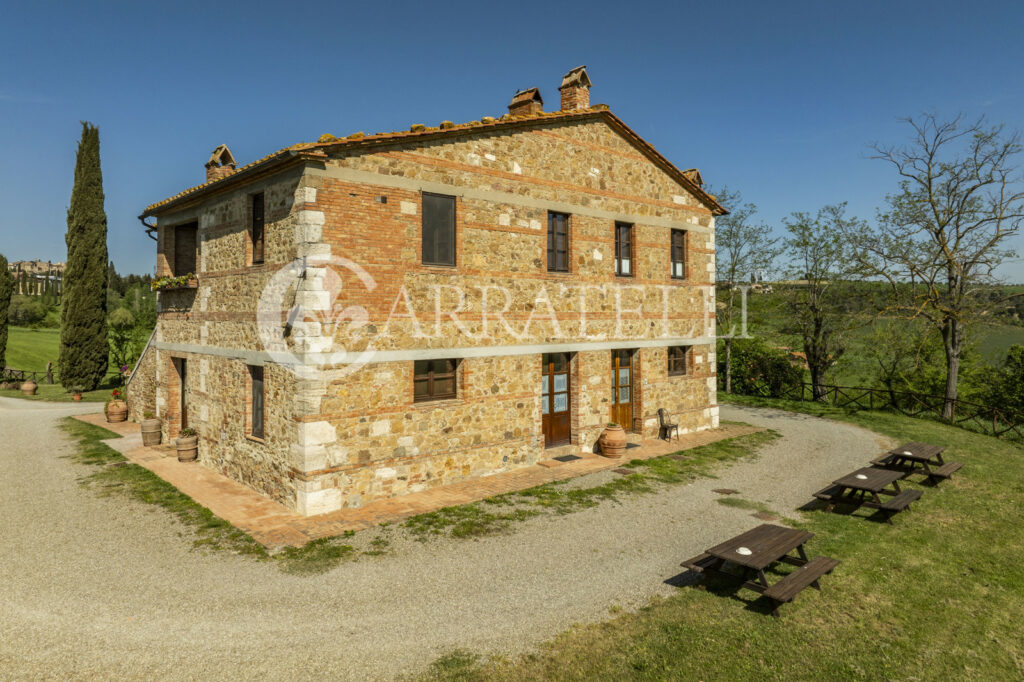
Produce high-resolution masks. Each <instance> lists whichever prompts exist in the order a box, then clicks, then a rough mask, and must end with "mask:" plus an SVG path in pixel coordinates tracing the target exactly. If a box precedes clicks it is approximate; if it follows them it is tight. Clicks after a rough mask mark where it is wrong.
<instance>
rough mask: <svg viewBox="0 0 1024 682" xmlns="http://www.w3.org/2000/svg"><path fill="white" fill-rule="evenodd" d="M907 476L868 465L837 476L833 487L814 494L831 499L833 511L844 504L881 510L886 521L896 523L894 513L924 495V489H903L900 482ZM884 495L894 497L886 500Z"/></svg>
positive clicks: (823, 498) (829, 506)
mask: <svg viewBox="0 0 1024 682" xmlns="http://www.w3.org/2000/svg"><path fill="white" fill-rule="evenodd" d="M905 475H906V473H905V472H903V471H898V470H893V469H880V468H878V467H865V468H863V469H858V470H857V471H853V472H851V473H849V474H847V475H846V476H843V477H842V478H837V479H836V480H835V481H833V482H832V484H831V485H830V486H828V487H826V488H823V489H822V490H819V491H818V492H816V493H814V497H816V498H817V499H819V500H822V501H825V502H828V503H829V505H828V507H827V509H829V510H831V509H832V508H834V507H835V506H836V505H837V504H841V503H848V504H854V505H857V506H859V507H869V508H872V509H878V510H880V511H881V512H883V513H884V514H885V520H886V521H887V522H888V523H892V516H893V514H895V513H897V512H901V511H903V510H904V509H907V508H908V507H909V506H910V503H911V502H914V501H916V500H917V499H919V498H920V497H921V491H920V490H901V489H900V484H899V481H900V479H902V478H903V477H904V476H905ZM890 486H891V487H890ZM882 495H885V496H886V497H889V498H891V499H888V500H885V501H883V500H882V497H881V496H882Z"/></svg>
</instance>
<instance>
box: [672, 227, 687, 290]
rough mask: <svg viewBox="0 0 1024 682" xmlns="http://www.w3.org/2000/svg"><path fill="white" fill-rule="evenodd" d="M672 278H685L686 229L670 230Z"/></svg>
mask: <svg viewBox="0 0 1024 682" xmlns="http://www.w3.org/2000/svg"><path fill="white" fill-rule="evenodd" d="M672 279H686V230H672Z"/></svg>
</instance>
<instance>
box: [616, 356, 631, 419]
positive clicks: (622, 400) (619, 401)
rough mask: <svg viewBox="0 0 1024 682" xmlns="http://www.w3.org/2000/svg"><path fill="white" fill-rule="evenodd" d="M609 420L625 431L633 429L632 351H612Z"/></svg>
mask: <svg viewBox="0 0 1024 682" xmlns="http://www.w3.org/2000/svg"><path fill="white" fill-rule="evenodd" d="M611 420H612V421H613V422H615V423H616V424H618V425H619V426H621V427H622V428H624V429H625V430H627V431H632V430H633V351H631V350H613V351H612V414H611Z"/></svg>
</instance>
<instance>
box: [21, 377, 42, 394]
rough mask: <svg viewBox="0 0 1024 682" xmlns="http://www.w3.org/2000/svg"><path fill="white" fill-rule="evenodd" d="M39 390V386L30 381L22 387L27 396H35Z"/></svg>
mask: <svg viewBox="0 0 1024 682" xmlns="http://www.w3.org/2000/svg"><path fill="white" fill-rule="evenodd" d="M37 388H39V385H38V384H37V383H36V382H35V381H34V380H32V379H29V380H28V381H26V382H25V383H23V384H22V385H21V392H22V393H24V394H25V395H35V394H36V389H37Z"/></svg>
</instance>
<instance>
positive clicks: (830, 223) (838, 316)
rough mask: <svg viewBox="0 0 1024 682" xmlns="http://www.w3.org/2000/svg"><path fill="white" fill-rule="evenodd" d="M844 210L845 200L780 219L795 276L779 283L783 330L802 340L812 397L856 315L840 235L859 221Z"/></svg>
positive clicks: (818, 394)
mask: <svg viewBox="0 0 1024 682" xmlns="http://www.w3.org/2000/svg"><path fill="white" fill-rule="evenodd" d="M845 212H846V204H838V205H835V206H825V207H824V208H822V209H821V210H820V211H818V213H817V215H816V216H811V215H810V214H808V213H793V214H792V215H791V216H790V217H789V218H787V219H785V220H784V221H783V224H784V225H785V227H786V230H787V231H788V232H789V236H788V237H787V238H786V239H785V240H784V242H783V243H784V245H785V247H786V251H787V253H788V256H789V259H790V260H789V263H788V264H787V266H786V276H787V278H788V279H790V280H795V281H793V282H789V283H787V284H785V285H784V286H783V287H782V299H783V301H784V305H785V306H786V308H787V310H788V313H789V315H788V319H787V323H786V324H787V328H786V329H785V330H784V331H787V332H788V333H793V334H796V335H798V336H799V337H800V338H801V339H802V340H803V349H804V354H805V355H806V356H807V368H808V369H809V370H810V373H811V385H812V388H811V391H812V394H813V397H814V399H815V400H824V399H825V394H826V389H825V374H826V372H827V371H828V370H829V368H830V367H831V366H832V365H833V364H834V363H835V361H836V360H838V359H839V357H840V356H841V355H842V354H843V352H844V351H845V350H846V339H845V336H846V334H847V332H849V331H850V330H851V329H853V328H854V327H855V326H857V324H858V318H859V316H858V315H857V314H856V307H855V303H854V300H855V299H854V298H853V297H852V293H853V292H852V289H853V286H852V284H851V282H850V281H849V279H848V277H849V275H850V272H851V261H850V257H849V249H848V247H847V243H846V241H845V240H844V234H845V233H847V232H851V231H855V230H856V229H857V226H858V225H860V224H861V223H860V221H858V220H857V219H856V218H847V217H846V215H845Z"/></svg>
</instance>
